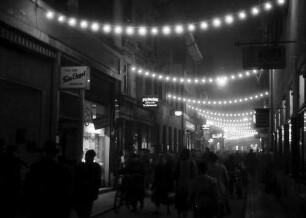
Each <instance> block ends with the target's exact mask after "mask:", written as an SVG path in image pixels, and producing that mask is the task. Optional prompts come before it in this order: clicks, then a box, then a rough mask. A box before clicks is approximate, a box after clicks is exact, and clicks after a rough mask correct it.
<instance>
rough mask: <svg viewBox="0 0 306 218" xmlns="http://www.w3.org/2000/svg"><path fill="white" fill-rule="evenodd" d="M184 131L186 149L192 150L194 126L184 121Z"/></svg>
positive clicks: (193, 145)
mask: <svg viewBox="0 0 306 218" xmlns="http://www.w3.org/2000/svg"><path fill="white" fill-rule="evenodd" d="M185 129H186V147H187V148H188V149H194V148H195V131H196V127H195V124H193V123H191V122H190V121H188V120H186V121H185Z"/></svg>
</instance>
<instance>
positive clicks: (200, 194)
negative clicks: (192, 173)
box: [189, 161, 218, 218]
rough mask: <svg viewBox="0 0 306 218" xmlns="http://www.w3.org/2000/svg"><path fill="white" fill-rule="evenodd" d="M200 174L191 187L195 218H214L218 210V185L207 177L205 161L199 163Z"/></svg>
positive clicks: (214, 180) (213, 179)
mask: <svg viewBox="0 0 306 218" xmlns="http://www.w3.org/2000/svg"><path fill="white" fill-rule="evenodd" d="M198 172H199V174H198V175H197V176H196V178H195V179H194V180H193V181H192V183H191V186H190V196H189V199H190V202H191V205H192V208H193V217H195V218H197V217H199V218H200V217H201V218H214V217H216V215H217V209H218V183H217V180H216V179H215V178H213V177H210V176H208V175H207V165H206V163H205V162H204V161H200V162H199V163H198Z"/></svg>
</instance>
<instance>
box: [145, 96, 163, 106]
mask: <svg viewBox="0 0 306 218" xmlns="http://www.w3.org/2000/svg"><path fill="white" fill-rule="evenodd" d="M158 101H159V99H158V98H157V97H145V98H142V106H143V107H157V106H158Z"/></svg>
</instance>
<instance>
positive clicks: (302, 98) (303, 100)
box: [299, 75, 305, 107]
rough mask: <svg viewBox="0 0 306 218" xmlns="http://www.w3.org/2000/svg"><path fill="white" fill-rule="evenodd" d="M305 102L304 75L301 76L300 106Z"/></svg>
mask: <svg viewBox="0 0 306 218" xmlns="http://www.w3.org/2000/svg"><path fill="white" fill-rule="evenodd" d="M304 102H305V78H304V75H300V76H299V107H301V106H302V105H303V104H304Z"/></svg>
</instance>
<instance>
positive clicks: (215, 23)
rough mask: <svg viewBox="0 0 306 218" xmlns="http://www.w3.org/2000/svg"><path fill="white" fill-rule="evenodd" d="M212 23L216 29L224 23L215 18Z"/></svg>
mask: <svg viewBox="0 0 306 218" xmlns="http://www.w3.org/2000/svg"><path fill="white" fill-rule="evenodd" d="M212 23H213V26H214V27H220V26H221V23H222V22H221V20H220V19H219V18H215V19H214V20H213V22H212Z"/></svg>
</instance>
